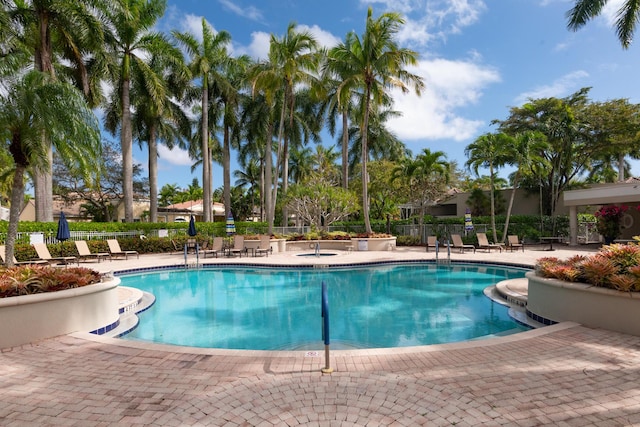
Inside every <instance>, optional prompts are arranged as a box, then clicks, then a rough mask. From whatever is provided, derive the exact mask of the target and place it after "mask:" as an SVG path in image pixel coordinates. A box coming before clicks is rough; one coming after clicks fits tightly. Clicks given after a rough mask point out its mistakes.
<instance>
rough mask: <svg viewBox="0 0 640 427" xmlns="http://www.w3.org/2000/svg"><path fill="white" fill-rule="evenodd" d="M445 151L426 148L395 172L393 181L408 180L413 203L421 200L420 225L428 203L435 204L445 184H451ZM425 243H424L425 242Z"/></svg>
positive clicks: (401, 164)
mask: <svg viewBox="0 0 640 427" xmlns="http://www.w3.org/2000/svg"><path fill="white" fill-rule="evenodd" d="M446 159H447V155H446V154H445V153H444V152H443V151H433V152H432V151H431V150H429V149H428V148H425V149H423V150H422V152H420V154H418V155H417V156H416V158H415V159H413V158H411V157H406V158H404V159H403V160H402V161H401V162H400V163H399V165H398V166H397V167H396V168H395V169H394V170H393V174H392V179H393V180H396V179H406V180H408V182H409V188H408V190H409V194H410V197H412V201H415V200H416V198H419V201H420V218H419V225H420V227H422V223H423V220H424V216H425V213H426V212H425V206H426V203H427V202H434V201H435V200H436V199H437V198H438V197H440V196H441V195H442V193H443V192H444V188H443V184H446V183H448V182H449V178H450V176H451V166H450V164H449V162H447V160H446ZM423 243H424V242H423Z"/></svg>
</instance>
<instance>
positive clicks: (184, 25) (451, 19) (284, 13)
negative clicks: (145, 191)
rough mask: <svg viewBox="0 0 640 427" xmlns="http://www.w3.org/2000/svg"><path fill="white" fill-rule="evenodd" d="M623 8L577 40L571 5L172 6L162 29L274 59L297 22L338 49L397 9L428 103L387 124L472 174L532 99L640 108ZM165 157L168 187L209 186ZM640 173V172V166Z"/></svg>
mask: <svg viewBox="0 0 640 427" xmlns="http://www.w3.org/2000/svg"><path fill="white" fill-rule="evenodd" d="M621 3H622V0H610V1H609V4H608V5H607V7H606V9H605V10H604V13H603V14H602V16H601V17H599V18H597V19H596V20H593V21H591V22H589V23H588V24H587V25H586V26H585V27H584V28H582V29H581V30H579V31H577V32H573V31H570V30H568V29H567V27H566V23H567V19H566V13H567V11H568V10H569V9H570V8H571V7H572V4H573V1H570V0H323V1H312V0H253V1H251V0H207V1H202V0H168V7H167V12H166V14H165V17H164V18H163V19H162V20H161V21H160V22H159V23H158V25H157V28H156V29H157V30H158V31H163V32H169V31H171V30H174V29H175V30H179V31H190V32H193V33H194V35H196V36H197V35H198V34H201V21H202V18H203V17H204V18H205V19H206V20H207V21H208V22H209V24H210V25H211V27H212V28H213V29H214V31H220V30H226V31H228V32H229V33H230V34H231V37H232V43H231V46H229V50H230V51H231V52H232V53H233V54H234V55H240V54H248V55H250V56H251V57H253V58H255V59H264V58H265V57H266V54H267V52H268V49H269V37H270V35H271V34H274V35H276V36H277V37H281V36H282V35H283V34H284V33H285V32H286V29H287V26H288V24H289V23H291V22H294V23H296V24H297V25H298V28H299V29H300V30H308V31H310V32H311V33H312V34H314V35H315V36H316V38H317V40H318V41H319V42H320V43H321V44H322V45H325V46H327V47H331V46H334V45H336V44H338V43H340V41H341V40H343V39H344V37H345V35H346V34H347V33H348V32H350V31H354V32H356V33H357V34H358V35H361V34H362V32H363V30H364V26H365V19H366V15H367V8H368V7H371V8H372V9H373V16H374V17H377V16H379V15H380V14H381V13H383V12H387V11H393V12H399V13H400V14H401V15H402V16H403V17H404V19H405V21H406V22H405V25H404V26H403V27H402V29H401V31H400V32H399V33H398V35H397V40H398V42H399V44H400V45H401V46H402V47H407V48H410V49H412V50H414V51H416V52H417V53H418V54H419V58H420V59H419V64H418V65H417V66H416V67H412V68H411V69H410V71H412V72H413V73H415V74H418V75H419V76H421V77H422V78H423V79H424V83H425V89H424V91H423V93H422V96H420V97H418V96H416V95H414V94H410V95H403V94H400V93H394V94H393V95H394V108H395V109H396V110H398V111H400V112H401V113H402V116H401V117H399V118H397V119H394V120H393V121H390V122H389V123H388V126H389V128H390V129H391V130H392V131H393V132H395V133H396V135H397V136H398V137H399V138H400V140H402V141H403V142H404V143H405V145H406V146H407V148H409V149H410V150H411V152H412V153H413V154H414V155H416V154H418V153H419V152H420V151H422V149H424V148H428V149H430V150H432V151H436V150H437V151H443V152H445V153H446V155H447V159H448V160H450V161H451V160H456V161H457V162H458V164H459V165H460V166H464V163H465V162H466V157H465V155H464V150H465V147H466V146H467V145H468V144H470V143H471V142H473V141H474V140H475V139H476V138H477V137H478V136H480V135H482V134H484V133H487V132H494V131H495V130H496V129H495V126H492V125H491V121H492V120H494V119H498V120H502V119H506V118H507V117H508V114H509V109H510V108H511V107H515V106H521V105H522V104H523V103H525V102H526V101H527V100H528V99H537V98H544V97H559V98H560V97H565V96H568V95H570V94H572V93H574V92H576V91H577V90H579V89H581V88H583V87H592V89H591V92H590V98H591V99H592V100H593V101H606V100H610V99H617V98H625V99H628V100H629V101H630V102H633V103H639V102H640V87H639V85H638V84H637V83H636V82H637V75H638V70H640V58H639V56H638V48H637V47H636V46H633V45H632V46H631V47H630V48H629V49H628V50H624V49H623V48H622V47H621V45H620V43H619V41H618V39H617V38H616V35H615V30H614V28H613V26H612V25H613V19H614V16H615V13H616V10H617V9H618V8H619V5H620V4H621ZM322 143H323V145H325V146H327V147H329V146H335V145H336V138H332V137H331V136H330V135H329V134H328V133H327V132H325V133H324V134H323V141H322ZM135 147H136V149H135V150H136V151H134V160H135V161H137V162H139V163H142V164H143V165H144V167H145V170H146V163H147V156H146V152H145V151H144V150H139V149H138V148H137V145H135ZM336 150H338V149H337V148H336ZM160 151H161V152H160V159H159V173H158V182H159V185H160V187H162V186H163V185H165V184H178V186H179V187H186V186H187V185H188V184H190V183H191V181H192V179H193V178H198V181H199V182H200V184H202V171H201V170H200V169H196V170H195V171H194V172H193V173H192V172H191V160H190V159H189V158H188V156H187V154H186V153H185V152H181V151H179V150H173V151H168V150H167V149H166V148H164V147H162V148H161V150H160ZM338 151H339V150H338ZM233 157H235V155H234V153H232V158H233ZM235 168H237V164H236V163H234V164H232V169H235ZM506 173H508V170H504V171H503V174H504V175H503V176H506ZM632 173H633V174H634V175H640V164H638V163H634V164H633V169H632ZM213 179H214V183H213V187H214V188H218V187H221V186H222V168H221V166H220V165H214V167H213ZM233 182H234V178H233V177H232V183H233Z"/></svg>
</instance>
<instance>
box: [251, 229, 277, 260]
mask: <svg viewBox="0 0 640 427" xmlns="http://www.w3.org/2000/svg"><path fill="white" fill-rule="evenodd" d="M269 252H273V249H271V236H269V235H268V234H265V235H262V236H260V245H258V247H257V248H256V249H255V251H253V256H258V255H262V254H266V255H267V256H269Z"/></svg>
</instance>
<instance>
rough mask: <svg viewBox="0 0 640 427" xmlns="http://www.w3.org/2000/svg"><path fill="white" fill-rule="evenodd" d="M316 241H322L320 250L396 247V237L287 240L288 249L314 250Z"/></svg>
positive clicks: (360, 249) (362, 249)
mask: <svg viewBox="0 0 640 427" xmlns="http://www.w3.org/2000/svg"><path fill="white" fill-rule="evenodd" d="M316 243H320V250H325V249H328V250H343V251H346V250H353V251H392V250H395V248H396V237H375V238H352V239H351V240H295V241H287V251H308V250H313V249H315V247H316Z"/></svg>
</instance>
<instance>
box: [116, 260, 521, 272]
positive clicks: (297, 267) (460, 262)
mask: <svg viewBox="0 0 640 427" xmlns="http://www.w3.org/2000/svg"><path fill="white" fill-rule="evenodd" d="M394 264H395V265H400V264H433V265H438V264H436V262H435V260H394V261H371V262H358V263H349V264H304V265H299V264H277V265H265V264H253V263H235V264H222V263H207V264H201V265H200V268H201V269H211V268H225V269H242V268H247V267H250V268H261V269H274V268H276V269H283V268H284V269H294V270H306V269H314V268H336V269H339V268H354V267H371V266H377V265H394ZM454 264H456V265H464V264H481V265H488V266H491V265H495V266H500V267H512V268H521V269H523V270H527V271H529V270H533V266H532V265H528V264H519V263H511V262H492V261H480V260H451V264H449V265H454ZM164 270H184V264H176V265H165V266H159V267H144V268H131V269H128V270H120V271H116V272H114V273H113V274H114V275H116V276H122V275H127V274H136V273H144V272H152V271H164Z"/></svg>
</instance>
